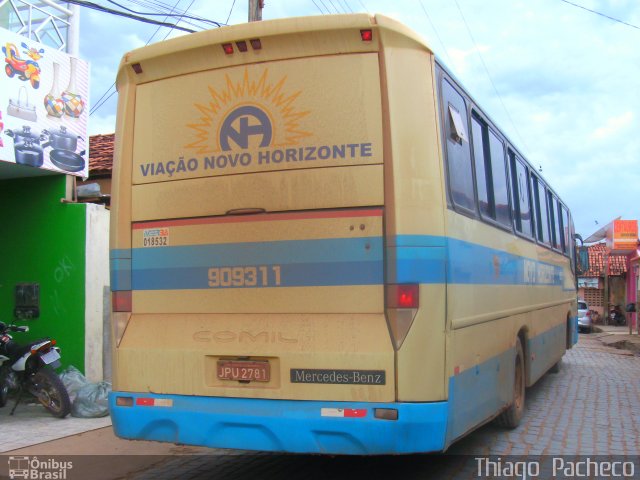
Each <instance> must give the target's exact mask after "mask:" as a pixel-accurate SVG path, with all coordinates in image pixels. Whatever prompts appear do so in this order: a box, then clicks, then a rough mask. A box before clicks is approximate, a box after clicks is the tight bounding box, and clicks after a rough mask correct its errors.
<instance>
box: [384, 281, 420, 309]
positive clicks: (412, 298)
mask: <svg viewBox="0 0 640 480" xmlns="http://www.w3.org/2000/svg"><path fill="white" fill-rule="evenodd" d="M419 307H420V289H419V286H418V284H415V283H412V284H406V285H387V308H419Z"/></svg>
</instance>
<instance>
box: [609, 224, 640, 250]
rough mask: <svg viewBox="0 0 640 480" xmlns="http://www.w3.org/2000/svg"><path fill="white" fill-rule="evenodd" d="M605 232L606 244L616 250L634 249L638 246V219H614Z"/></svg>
mask: <svg viewBox="0 0 640 480" xmlns="http://www.w3.org/2000/svg"><path fill="white" fill-rule="evenodd" d="M612 227H613V228H612V229H611V231H610V232H607V246H608V247H609V248H610V249H611V250H613V251H617V252H624V251H627V252H629V251H634V250H635V249H636V248H638V221H637V220H614V221H613V225H612Z"/></svg>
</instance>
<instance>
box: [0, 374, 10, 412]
mask: <svg viewBox="0 0 640 480" xmlns="http://www.w3.org/2000/svg"><path fill="white" fill-rule="evenodd" d="M8 399H9V385H8V384H7V379H6V374H5V373H3V372H0V408H2V407H4V406H5V405H6V404H7V400H8Z"/></svg>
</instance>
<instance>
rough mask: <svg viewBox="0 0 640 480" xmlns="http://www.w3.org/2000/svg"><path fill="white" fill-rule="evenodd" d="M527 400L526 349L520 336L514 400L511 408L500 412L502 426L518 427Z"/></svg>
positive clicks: (499, 423)
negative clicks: (523, 347)
mask: <svg viewBox="0 0 640 480" xmlns="http://www.w3.org/2000/svg"><path fill="white" fill-rule="evenodd" d="M524 401H525V370H524V350H523V349H522V342H521V340H520V338H518V339H517V340H516V358H515V372H514V379H513V401H512V402H511V405H509V408H507V409H506V410H505V411H504V412H502V413H501V414H500V416H498V418H497V420H496V421H497V423H498V425H500V426H501V427H506V428H516V427H517V426H518V425H519V424H520V420H522V416H523V415H524Z"/></svg>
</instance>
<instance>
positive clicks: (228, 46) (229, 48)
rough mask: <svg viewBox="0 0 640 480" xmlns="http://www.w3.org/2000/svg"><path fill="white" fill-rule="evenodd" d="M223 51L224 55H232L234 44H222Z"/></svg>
mask: <svg viewBox="0 0 640 480" xmlns="http://www.w3.org/2000/svg"><path fill="white" fill-rule="evenodd" d="M222 50H224V53H226V54H227V55H231V54H232V53H233V44H232V43H223V44H222Z"/></svg>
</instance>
